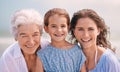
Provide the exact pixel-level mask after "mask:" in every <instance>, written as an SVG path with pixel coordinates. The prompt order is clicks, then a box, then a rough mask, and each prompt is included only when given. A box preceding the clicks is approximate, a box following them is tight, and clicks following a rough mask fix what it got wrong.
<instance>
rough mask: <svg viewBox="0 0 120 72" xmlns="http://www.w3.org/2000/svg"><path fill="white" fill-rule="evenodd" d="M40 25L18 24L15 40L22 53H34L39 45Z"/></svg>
mask: <svg viewBox="0 0 120 72" xmlns="http://www.w3.org/2000/svg"><path fill="white" fill-rule="evenodd" d="M40 38H41V35H40V27H39V26H38V25H36V24H26V25H20V26H19V27H18V36H17V41H18V43H19V45H20V48H21V49H22V52H23V53H24V54H34V53H35V52H36V50H37V49H38V47H39V45H40Z"/></svg>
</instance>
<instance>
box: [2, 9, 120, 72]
mask: <svg viewBox="0 0 120 72" xmlns="http://www.w3.org/2000/svg"><path fill="white" fill-rule="evenodd" d="M43 29H44V30H45V32H46V33H48V34H49V36H50V42H49V41H45V40H44V39H42V38H41V37H42V33H43ZM11 30H12V34H13V36H14V38H15V40H16V42H15V43H13V44H12V45H10V46H9V47H8V48H7V50H6V51H5V52H4V53H3V55H2V56H1V58H0V72H120V62H119V60H118V58H117V57H116V56H115V53H114V51H113V48H112V47H111V43H110V42H109V40H108V38H107V37H108V33H109V31H108V28H107V26H106V24H105V22H104V20H103V19H102V18H101V17H100V16H99V15H98V14H97V13H96V12H95V11H94V10H92V9H82V10H79V11H77V12H75V13H74V14H73V16H72V18H71V19H70V17H69V14H68V12H67V11H66V10H65V9H62V8H53V9H50V10H48V11H47V12H46V13H45V15H44V19H42V17H41V15H40V13H39V12H38V11H36V10H34V9H21V10H18V11H16V12H15V13H14V14H13V15H12V17H11ZM68 34H70V36H71V38H70V39H69V41H68V40H66V37H67V35H68ZM43 38H44V37H43Z"/></svg>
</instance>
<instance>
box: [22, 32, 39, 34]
mask: <svg viewBox="0 0 120 72" xmlns="http://www.w3.org/2000/svg"><path fill="white" fill-rule="evenodd" d="M25 34H26V33H20V35H25ZM33 34H39V32H34V33H33Z"/></svg>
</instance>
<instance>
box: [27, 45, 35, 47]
mask: <svg viewBox="0 0 120 72" xmlns="http://www.w3.org/2000/svg"><path fill="white" fill-rule="evenodd" d="M26 47H27V48H33V47H34V46H27V45H26Z"/></svg>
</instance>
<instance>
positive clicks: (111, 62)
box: [102, 49, 120, 66]
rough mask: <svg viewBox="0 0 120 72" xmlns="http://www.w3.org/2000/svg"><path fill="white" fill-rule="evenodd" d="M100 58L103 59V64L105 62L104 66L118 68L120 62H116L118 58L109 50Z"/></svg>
mask: <svg viewBox="0 0 120 72" xmlns="http://www.w3.org/2000/svg"><path fill="white" fill-rule="evenodd" d="M102 58H103V62H104V61H105V62H104V64H106V65H108V66H116V65H119V66H120V62H119V61H118V58H117V57H116V56H115V53H114V52H113V51H111V50H110V49H107V50H106V51H105V52H104V53H103V56H102Z"/></svg>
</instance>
